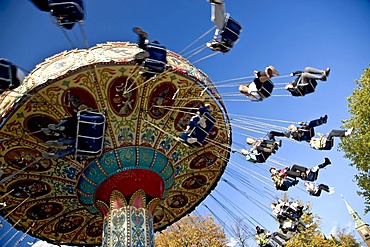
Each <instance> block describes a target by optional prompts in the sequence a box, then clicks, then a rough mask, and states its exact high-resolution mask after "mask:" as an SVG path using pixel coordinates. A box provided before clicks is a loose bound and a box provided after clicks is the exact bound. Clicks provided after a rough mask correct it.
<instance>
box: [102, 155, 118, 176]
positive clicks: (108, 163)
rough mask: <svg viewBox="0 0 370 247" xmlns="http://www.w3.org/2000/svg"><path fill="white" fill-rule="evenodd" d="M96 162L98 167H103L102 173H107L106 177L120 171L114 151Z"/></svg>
mask: <svg viewBox="0 0 370 247" xmlns="http://www.w3.org/2000/svg"><path fill="white" fill-rule="evenodd" d="M98 161H99V164H100V166H101V167H103V169H104V171H105V172H106V173H108V176H112V175H113V174H115V173H116V172H117V170H118V169H120V167H119V166H118V163H117V159H116V155H115V153H114V151H110V152H108V153H106V154H104V155H103V156H101V157H100V158H99V159H98Z"/></svg>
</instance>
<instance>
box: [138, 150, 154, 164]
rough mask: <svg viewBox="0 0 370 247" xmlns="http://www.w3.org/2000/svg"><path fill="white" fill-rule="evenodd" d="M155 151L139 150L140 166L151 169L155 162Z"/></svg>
mask: <svg viewBox="0 0 370 247" xmlns="http://www.w3.org/2000/svg"><path fill="white" fill-rule="evenodd" d="M154 154H155V151H154V150H153V149H149V148H139V166H140V167H143V168H146V167H148V168H149V167H150V165H151V164H152V162H153V158H154Z"/></svg>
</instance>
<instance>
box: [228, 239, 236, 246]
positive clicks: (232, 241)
mask: <svg viewBox="0 0 370 247" xmlns="http://www.w3.org/2000/svg"><path fill="white" fill-rule="evenodd" d="M237 243H238V241H236V239H235V238H230V242H229V243H227V244H226V246H229V247H234V246H236V244H237Z"/></svg>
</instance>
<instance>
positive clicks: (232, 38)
mask: <svg viewBox="0 0 370 247" xmlns="http://www.w3.org/2000/svg"><path fill="white" fill-rule="evenodd" d="M241 30H242V26H241V25H240V24H239V23H238V22H236V21H235V20H234V19H233V18H231V17H230V15H229V14H227V15H226V24H225V27H224V29H223V30H222V31H221V33H220V36H221V38H222V40H223V41H225V44H224V45H226V46H227V47H229V48H230V47H232V46H233V45H234V43H235V42H236V41H237V40H238V39H239V35H240V32H241Z"/></svg>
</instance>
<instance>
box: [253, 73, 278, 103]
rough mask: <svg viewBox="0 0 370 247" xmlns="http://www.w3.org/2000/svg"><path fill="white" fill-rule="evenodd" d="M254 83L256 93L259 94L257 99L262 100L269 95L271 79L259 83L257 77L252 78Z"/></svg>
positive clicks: (271, 86) (271, 85)
mask: <svg viewBox="0 0 370 247" xmlns="http://www.w3.org/2000/svg"><path fill="white" fill-rule="evenodd" d="M254 83H255V84H256V87H257V93H258V95H259V96H260V99H259V101H262V100H264V99H266V98H268V97H270V96H271V93H272V90H273V89H274V84H273V83H272V81H271V80H267V81H265V82H264V83H261V82H260V81H259V79H258V78H256V79H254Z"/></svg>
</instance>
